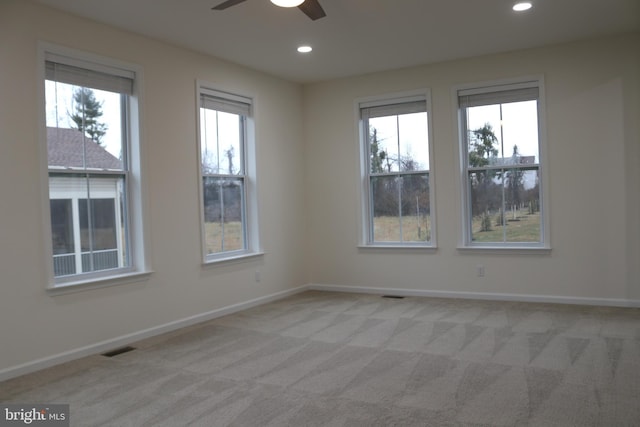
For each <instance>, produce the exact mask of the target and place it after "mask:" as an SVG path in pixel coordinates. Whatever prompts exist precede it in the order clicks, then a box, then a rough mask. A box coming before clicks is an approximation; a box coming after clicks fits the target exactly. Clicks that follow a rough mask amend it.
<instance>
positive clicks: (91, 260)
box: [44, 51, 144, 286]
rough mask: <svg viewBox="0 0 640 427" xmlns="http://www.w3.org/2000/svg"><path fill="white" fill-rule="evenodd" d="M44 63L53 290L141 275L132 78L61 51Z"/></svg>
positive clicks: (129, 72) (116, 68) (47, 55)
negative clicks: (134, 219)
mask: <svg viewBox="0 0 640 427" xmlns="http://www.w3.org/2000/svg"><path fill="white" fill-rule="evenodd" d="M44 60H45V64H44V70H45V73H44V74H45V84H44V89H45V113H46V146H47V150H46V152H47V167H48V184H49V191H48V193H49V214H50V226H51V228H50V231H51V235H50V237H51V243H50V245H51V249H52V266H53V268H52V270H53V278H54V284H53V285H54V286H62V285H66V284H75V283H84V282H88V281H94V280H101V279H105V278H106V279H108V278H112V277H114V276H121V275H126V274H129V273H135V272H136V271H138V272H140V271H142V270H143V267H142V266H143V265H144V261H143V260H142V258H143V255H142V254H141V253H140V250H141V246H142V245H141V242H140V240H141V230H132V224H133V223H135V222H136V221H133V220H132V217H137V218H138V219H139V218H140V216H141V214H140V203H139V201H138V200H136V201H134V202H132V194H135V198H136V199H138V198H139V193H140V188H139V182H140V179H139V178H140V177H139V176H137V175H138V173H139V167H138V166H137V164H138V161H137V160H135V161H134V160H132V157H133V158H135V159H137V158H138V157H139V152H138V148H137V143H136V144H132V140H133V139H135V140H136V142H137V134H136V132H134V131H132V121H133V120H135V117H137V114H135V112H134V110H135V108H133V104H134V102H133V99H134V95H135V88H136V71H134V70H131V69H127V68H123V67H121V66H120V65H112V64H110V63H108V62H102V61H100V60H96V59H95V58H91V59H85V58H84V57H83V55H80V56H79V57H75V56H73V55H67V53H66V52H65V53H64V54H60V53H56V52H51V51H46V52H44ZM134 127H135V128H137V126H134ZM132 146H135V149H133V150H132ZM134 176H136V177H135V179H134ZM133 181H136V182H137V183H138V184H134V183H133ZM134 211H135V213H134Z"/></svg>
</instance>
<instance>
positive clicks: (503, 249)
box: [451, 75, 551, 254]
mask: <svg viewBox="0 0 640 427" xmlns="http://www.w3.org/2000/svg"><path fill="white" fill-rule="evenodd" d="M527 82H536V83H537V86H538V91H539V94H538V150H539V157H540V160H539V176H540V180H541V182H540V216H541V221H540V227H541V230H540V236H541V238H542V242H539V243H538V242H534V243H518V242H514V243H509V242H504V243H500V242H495V243H493V242H491V243H475V242H472V241H471V230H470V229H469V222H470V221H469V218H468V215H469V209H470V208H469V193H468V185H467V177H466V175H465V173H466V169H465V165H466V161H467V160H466V158H465V156H466V152H465V149H464V148H463V142H464V140H465V129H464V128H463V120H462V116H461V114H462V110H461V109H460V108H459V101H458V96H459V92H460V91H469V92H474V93H478V92H488V91H490V90H491V89H494V90H496V89H497V90H500V88H502V87H518V86H520V85H522V84H523V83H525V84H526V83H527ZM451 97H452V105H453V110H454V113H453V116H454V118H455V121H454V123H455V132H456V135H457V143H456V144H455V150H456V155H457V157H458V173H457V174H456V181H457V182H456V187H457V188H458V191H459V199H458V200H459V209H458V213H459V224H460V227H459V236H458V246H457V250H458V251H461V252H474V251H477V252H481V253H495V254H503V253H509V254H546V253H549V252H550V251H551V235H550V229H551V224H550V214H549V176H548V168H549V159H548V155H547V152H548V150H547V132H546V129H547V126H546V97H545V83H544V76H543V75H530V76H523V77H517V78H510V79H499V80H491V81H484V82H476V83H468V84H461V85H456V86H454V87H452V89H451Z"/></svg>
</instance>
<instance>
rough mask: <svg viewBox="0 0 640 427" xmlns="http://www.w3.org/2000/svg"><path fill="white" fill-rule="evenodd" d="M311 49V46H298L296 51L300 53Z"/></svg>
mask: <svg viewBox="0 0 640 427" xmlns="http://www.w3.org/2000/svg"><path fill="white" fill-rule="evenodd" d="M312 50H313V48H312V47H311V46H298V52H300V53H309V52H311V51H312Z"/></svg>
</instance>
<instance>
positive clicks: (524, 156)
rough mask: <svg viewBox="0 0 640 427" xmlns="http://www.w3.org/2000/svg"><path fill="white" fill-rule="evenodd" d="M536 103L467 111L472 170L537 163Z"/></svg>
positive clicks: (516, 103) (511, 104) (517, 103)
mask: <svg viewBox="0 0 640 427" xmlns="http://www.w3.org/2000/svg"><path fill="white" fill-rule="evenodd" d="M537 108H538V103H537V101H535V100H534V101H523V102H512V103H508V104H495V105H482V106H479V107H469V108H467V110H466V111H467V129H468V136H467V138H468V139H467V149H468V154H469V166H470V167H482V166H487V165H496V164H498V165H502V164H507V165H508V164H514V163H517V164H537V163H539V151H538V111H537Z"/></svg>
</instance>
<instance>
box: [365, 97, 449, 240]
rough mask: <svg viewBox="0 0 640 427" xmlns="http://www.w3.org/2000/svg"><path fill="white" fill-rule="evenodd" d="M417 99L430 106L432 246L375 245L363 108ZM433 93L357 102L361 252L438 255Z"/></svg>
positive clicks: (428, 123) (428, 129)
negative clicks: (376, 251) (406, 252)
mask: <svg viewBox="0 0 640 427" xmlns="http://www.w3.org/2000/svg"><path fill="white" fill-rule="evenodd" d="M417 99H421V100H422V99H424V100H425V101H426V105H427V135H428V141H429V169H428V173H429V200H430V204H431V206H430V209H429V210H430V220H431V240H430V241H429V242H425V243H423V242H388V243H386V242H375V241H373V239H372V235H371V230H372V226H373V224H371V215H370V213H371V212H370V206H371V201H370V188H369V174H368V172H369V149H368V146H367V143H366V141H365V136H364V135H366V133H367V132H366V130H365V129H364V122H363V120H362V119H361V109H362V107H363V106H367V107H371V106H377V105H379V106H382V105H389V104H391V103H393V102H394V101H400V102H411V101H415V100H417ZM431 105H432V104H431V90H430V89H428V88H423V89H417V90H412V91H405V92H396V93H389V94H383V95H377V96H367V97H362V98H358V99H356V100H355V101H354V117H355V123H356V135H357V140H358V144H357V145H356V147H357V149H358V158H359V159H360V174H359V175H358V191H359V193H360V194H359V196H360V197H359V198H360V215H358V231H359V233H358V240H359V244H358V248H359V249H362V250H369V249H371V250H378V249H379V250H391V251H394V252H397V251H407V250H408V251H423V252H435V251H436V250H437V247H438V246H437V232H436V230H437V221H436V208H435V205H436V203H435V200H436V198H435V197H436V196H435V187H436V185H435V168H436V166H435V161H434V159H435V157H434V148H433V147H434V145H435V144H434V143H433V133H432V122H433V117H432V114H433V113H432V108H431Z"/></svg>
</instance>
